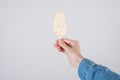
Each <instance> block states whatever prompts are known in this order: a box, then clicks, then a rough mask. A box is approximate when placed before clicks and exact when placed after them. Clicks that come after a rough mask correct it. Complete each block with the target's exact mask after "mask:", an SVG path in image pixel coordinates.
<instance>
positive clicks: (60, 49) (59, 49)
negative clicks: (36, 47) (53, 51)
mask: <svg viewBox="0 0 120 80" xmlns="http://www.w3.org/2000/svg"><path fill="white" fill-rule="evenodd" d="M54 46H55V47H56V48H57V50H58V51H60V52H64V49H63V48H62V47H60V46H59V44H58V40H57V41H56V43H55V44H54Z"/></svg>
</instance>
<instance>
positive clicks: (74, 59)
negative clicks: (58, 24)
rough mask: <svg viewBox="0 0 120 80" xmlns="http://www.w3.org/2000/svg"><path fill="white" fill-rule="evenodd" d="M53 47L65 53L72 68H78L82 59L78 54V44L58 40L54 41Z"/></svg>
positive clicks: (64, 39) (71, 41) (68, 40)
mask: <svg viewBox="0 0 120 80" xmlns="http://www.w3.org/2000/svg"><path fill="white" fill-rule="evenodd" d="M55 47H56V48H57V49H58V50H59V51H60V52H63V53H65V55H66V56H67V58H68V60H69V63H70V64H71V65H72V66H73V67H76V68H78V67H79V64H80V62H81V61H82V59H83V57H82V55H81V53H80V46H79V42H78V41H75V40H70V39H66V38H63V39H59V40H57V41H56V44H55Z"/></svg>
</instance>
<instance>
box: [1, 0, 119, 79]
mask: <svg viewBox="0 0 120 80" xmlns="http://www.w3.org/2000/svg"><path fill="white" fill-rule="evenodd" d="M58 10H61V11H63V12H64V15H65V16H66V19H67V27H68V30H67V34H66V35H65V36H64V37H66V38H70V39H75V40H78V41H79V42H80V46H81V52H82V55H83V56H84V57H86V58H89V59H91V60H93V61H94V62H96V63H97V64H102V65H104V66H107V67H108V68H110V69H111V70H113V71H115V72H116V73H119V74H120V0H0V80H80V79H79V77H78V74H77V69H74V68H73V67H71V66H70V65H69V63H68V60H67V58H66V56H65V55H64V54H63V53H60V52H58V51H57V50H56V49H55V48H54V43H55V41H56V40H57V39H58V38H57V37H56V36H55V34H54V33H53V18H54V15H55V13H56V11H58Z"/></svg>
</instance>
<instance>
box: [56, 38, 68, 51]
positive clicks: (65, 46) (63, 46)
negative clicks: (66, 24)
mask: <svg viewBox="0 0 120 80" xmlns="http://www.w3.org/2000/svg"><path fill="white" fill-rule="evenodd" d="M58 44H59V46H61V47H62V48H63V49H64V50H68V49H70V47H69V46H68V45H67V44H65V42H64V41H63V40H62V39H60V40H58Z"/></svg>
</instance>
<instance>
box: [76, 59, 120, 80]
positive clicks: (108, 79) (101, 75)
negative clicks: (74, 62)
mask: <svg viewBox="0 0 120 80" xmlns="http://www.w3.org/2000/svg"><path fill="white" fill-rule="evenodd" d="M78 75H79V77H80V78H81V80H120V75H118V74H116V73H114V72H112V71H111V70H109V69H108V68H106V67H104V66H101V65H97V64H95V63H94V62H92V61H90V60H88V59H85V58H84V59H83V60H82V61H81V63H80V65H79V68H78Z"/></svg>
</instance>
